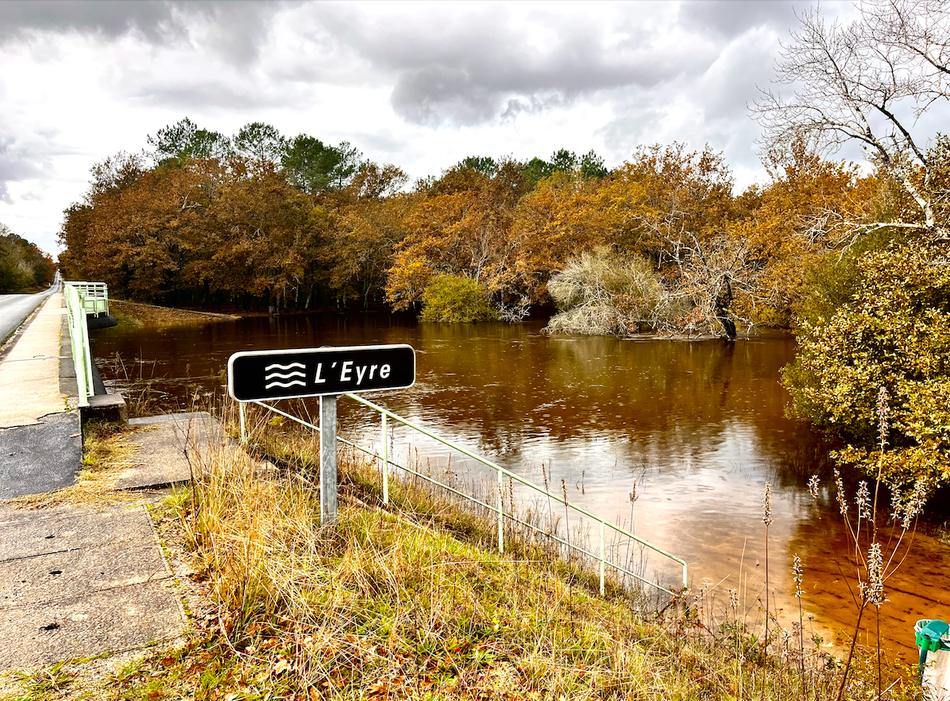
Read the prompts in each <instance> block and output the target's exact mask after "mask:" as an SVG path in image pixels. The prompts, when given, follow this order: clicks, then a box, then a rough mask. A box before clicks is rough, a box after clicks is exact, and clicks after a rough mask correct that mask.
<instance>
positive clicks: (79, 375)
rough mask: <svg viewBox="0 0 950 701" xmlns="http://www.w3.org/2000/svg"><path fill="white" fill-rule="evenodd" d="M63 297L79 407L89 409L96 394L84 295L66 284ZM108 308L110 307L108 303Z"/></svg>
mask: <svg viewBox="0 0 950 701" xmlns="http://www.w3.org/2000/svg"><path fill="white" fill-rule="evenodd" d="M82 284H88V283H82ZM100 284H102V283H100ZM103 286H104V285H103ZM63 297H64V298H65V300H66V316H67V318H68V320H69V341H70V344H71V346H72V351H73V365H74V367H75V368H76V385H77V388H78V395H79V406H80V407H87V406H89V397H91V396H92V395H93V394H95V388H94V387H93V385H92V352H91V351H90V350H89V327H88V326H86V308H85V304H84V302H83V293H82V292H81V288H80V287H79V286H77V285H75V284H73V283H71V282H64V283H63ZM106 306H107V307H108V301H107V302H106Z"/></svg>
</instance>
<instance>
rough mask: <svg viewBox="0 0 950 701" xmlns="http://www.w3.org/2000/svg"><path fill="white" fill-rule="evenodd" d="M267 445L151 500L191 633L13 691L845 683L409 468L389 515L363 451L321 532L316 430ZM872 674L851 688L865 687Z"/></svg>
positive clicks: (787, 688)
mask: <svg viewBox="0 0 950 701" xmlns="http://www.w3.org/2000/svg"><path fill="white" fill-rule="evenodd" d="M275 428H280V427H275ZM278 433H279V431H278ZM261 445H263V444H261ZM275 445H282V446H284V449H285V453H284V454H283V455H282V456H280V458H279V459H278V460H277V461H276V462H277V464H278V467H275V466H274V465H273V464H269V463H263V462H260V461H257V460H255V459H253V458H252V457H250V456H249V455H248V454H247V453H245V452H244V451H243V450H241V449H239V448H236V447H234V446H231V447H225V446H222V447H221V448H220V450H216V451H212V452H209V453H207V454H206V458H204V459H203V462H202V464H200V465H195V469H196V474H197V475H198V480H197V482H196V484H195V485H194V488H192V489H188V490H183V491H180V492H178V493H176V494H175V495H174V496H172V497H171V498H169V499H168V500H166V501H165V502H164V503H163V505H162V506H161V507H160V508H158V509H156V510H154V512H153V513H154V516H155V518H156V520H157V521H158V523H159V529H160V533H161V534H162V537H163V540H164V542H165V544H166V547H167V549H168V551H169V553H170V554H171V557H172V560H173V561H179V562H181V563H186V564H185V565H184V566H182V567H179V568H178V569H177V571H178V573H179V576H181V577H182V579H183V581H184V583H185V584H187V585H188V588H189V589H190V590H192V591H193V592H197V596H193V597H192V598H191V599H190V600H189V605H188V608H189V610H190V611H191V613H192V617H193V624H194V632H193V634H192V635H191V636H190V637H189V639H188V640H187V641H186V642H185V643H184V644H183V645H181V646H179V647H175V648H173V649H160V650H159V649H156V650H154V651H152V652H148V653H146V654H145V655H143V656H141V657H138V658H136V659H134V660H131V661H129V662H127V663H125V664H122V665H120V666H119V667H116V668H113V669H111V670H109V671H108V672H106V673H105V674H103V675H100V676H99V677H97V678H96V679H88V678H86V677H84V676H83V675H82V674H81V673H80V671H78V670H79V667H81V665H78V666H76V665H67V666H65V667H64V666H56V667H55V669H54V668H46V669H45V670H41V671H37V672H36V673H31V674H30V675H28V678H26V679H25V681H24V685H23V689H24V690H25V691H26V693H25V694H21V695H20V696H14V697H9V698H23V699H35V700H37V701H39V700H41V699H42V700H46V699H55V698H87V699H231V700H234V701H236V700H237V699H306V700H308V701H313V700H314V699H334V700H337V699H340V700H342V699H403V698H407V699H408V698H412V699H416V698H418V699H507V700H517V699H562V698H564V699H595V698H596V699H604V698H616V699H780V700H781V699H789V700H792V699H825V698H831V697H833V692H834V690H835V689H836V686H835V683H836V680H837V679H838V674H839V673H838V671H837V670H836V664H835V662H834V660H833V658H827V657H821V656H809V657H808V659H807V660H806V662H807V665H806V671H805V673H804V674H802V673H801V672H800V666H799V661H798V659H797V658H796V657H795V654H796V652H795V650H787V649H786V650H784V651H782V650H781V649H780V646H776V651H775V653H774V654H771V655H768V656H766V655H764V654H763V651H762V645H761V644H760V643H759V642H758V641H757V640H756V639H755V637H754V636H751V635H749V634H748V633H747V632H746V631H745V629H744V626H743V625H742V623H741V621H737V620H736V621H733V622H732V624H731V625H725V626H720V627H718V628H715V629H713V628H711V627H710V626H709V624H708V623H704V619H703V616H702V614H701V613H699V612H698V611H697V609H696V608H695V607H693V606H684V605H683V604H682V603H680V604H677V605H676V606H674V607H672V608H669V609H667V611H666V612H665V614H663V615H656V614H654V615H652V616H650V615H644V614H643V612H642V611H638V610H636V609H637V606H639V603H638V602H637V601H636V600H631V599H630V598H629V596H627V595H626V594H624V593H623V592H622V591H621V590H620V588H619V587H615V588H614V589H613V590H612V593H611V595H609V596H608V597H605V598H602V597H599V596H597V595H596V594H595V593H593V587H592V586H591V585H592V584H593V582H592V580H591V579H590V578H586V579H585V577H586V575H585V574H584V573H583V572H581V571H580V570H579V569H578V568H577V567H570V566H567V565H565V564H564V563H563V562H561V561H559V560H558V559H557V558H556V557H554V558H552V557H550V556H546V555H545V553H544V551H543V550H539V549H538V546H537V544H532V543H531V542H521V543H520V544H517V547H515V548H513V552H509V553H507V554H506V555H505V556H501V555H498V554H497V553H495V552H493V551H492V550H491V549H490V548H486V547H482V545H481V544H482V543H484V542H485V539H486V537H487V538H488V542H491V537H490V535H487V534H491V533H492V530H493V529H492V525H491V524H486V523H484V522H479V519H478V518H477V516H476V515H474V514H472V513H469V512H465V511H464V510H459V509H458V508H456V507H455V506H454V505H452V504H451V503H449V502H448V501H445V500H440V499H432V498H431V495H429V496H428V497H427V495H426V493H424V492H422V491H420V490H419V489H417V488H415V487H414V485H413V484H412V483H408V482H396V483H394V484H393V489H392V496H393V504H394V507H393V508H394V510H393V511H387V510H384V509H382V508H380V506H379V505H378V504H377V501H378V493H379V475H378V473H377V472H376V471H375V469H374V468H373V467H372V466H371V465H369V464H367V463H363V462H357V461H348V462H347V464H346V465H344V466H342V471H341V494H342V496H343V503H342V505H341V510H340V514H339V521H338V523H337V525H336V526H335V527H327V528H321V527H320V525H319V520H320V519H319V499H318V492H317V491H316V490H315V489H314V485H313V484H312V482H311V479H310V475H311V474H312V469H313V454H312V447H313V446H312V443H308V439H306V438H303V437H298V438H297V439H296V442H294V441H292V440H286V439H285V440H279V441H278V440H275ZM513 540H514V541H515V543H517V538H514V539H513ZM862 659H863V658H862ZM862 664H863V663H862ZM862 669H864V670H865V671H862ZM868 670H870V671H873V668H872V667H870V666H868V665H864V667H862V668H861V669H859V670H858V674H856V676H855V677H854V680H853V682H852V683H851V692H850V694H849V698H870V697H869V696H867V692H868V690H869V689H872V688H873V680H870V681H868V680H869V679H870V676H873V675H870V671H868ZM865 672H867V673H865ZM869 675H870V676H869ZM916 697H917V692H916V691H915V690H914V688H913V687H912V686H908V685H903V686H898V687H894V688H892V689H891V690H890V691H889V692H888V693H887V695H886V696H885V698H895V699H898V698H900V699H903V698H916Z"/></svg>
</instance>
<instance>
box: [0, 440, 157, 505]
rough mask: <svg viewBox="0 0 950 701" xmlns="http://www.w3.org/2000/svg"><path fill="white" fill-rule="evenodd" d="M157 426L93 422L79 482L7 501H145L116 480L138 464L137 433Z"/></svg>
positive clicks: (28, 502) (66, 503)
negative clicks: (121, 487) (120, 487)
mask: <svg viewBox="0 0 950 701" xmlns="http://www.w3.org/2000/svg"><path fill="white" fill-rule="evenodd" d="M153 428H154V427H151V426H142V427H133V426H121V425H119V424H113V423H97V422H90V423H89V424H87V425H86V426H85V427H84V429H83V456H82V462H81V463H80V469H79V475H78V476H77V480H76V484H74V485H71V486H69V487H63V488H62V489H57V490H54V491H52V492H46V493H45V494H30V495H27V496H22V497H17V498H15V499H10V500H7V501H5V502H4V503H5V504H7V505H9V506H13V507H14V508H19V509H47V508H52V507H56V506H67V505H71V506H98V505H104V504H119V503H129V502H136V501H141V500H142V495H141V494H140V493H137V492H128V491H117V490H116V489H115V482H116V478H117V477H118V476H119V475H120V474H121V472H122V471H123V469H125V468H126V467H128V466H130V465H134V464H136V463H135V451H136V447H135V445H134V444H133V441H134V437H135V436H136V435H137V434H141V433H142V432H144V431H150V430H152V429H153Z"/></svg>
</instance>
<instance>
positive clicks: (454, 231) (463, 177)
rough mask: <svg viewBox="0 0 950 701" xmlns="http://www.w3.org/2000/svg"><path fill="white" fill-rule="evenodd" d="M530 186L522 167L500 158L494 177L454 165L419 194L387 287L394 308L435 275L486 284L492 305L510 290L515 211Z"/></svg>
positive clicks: (418, 295)
mask: <svg viewBox="0 0 950 701" xmlns="http://www.w3.org/2000/svg"><path fill="white" fill-rule="evenodd" d="M527 189H528V184H527V181H526V180H525V178H524V176H523V175H522V172H521V165H520V164H519V163H517V162H514V161H503V162H502V163H500V164H499V167H498V171H497V172H496V174H495V175H494V176H492V177H489V176H487V175H485V174H483V173H479V172H477V171H475V170H472V169H470V168H453V169H451V170H449V171H447V172H446V173H445V174H444V175H443V176H442V178H440V179H439V180H437V181H435V182H434V183H433V184H432V185H431V186H429V187H428V188H426V191H425V192H421V193H420V197H419V198H418V200H417V202H416V204H415V205H414V206H413V208H412V210H411V211H410V212H409V214H408V215H407V217H406V220H405V226H406V230H407V236H406V238H405V240H403V241H402V243H400V244H399V246H398V247H397V249H396V253H395V255H394V259H393V261H394V264H393V266H392V268H391V269H390V273H389V280H388V283H387V286H386V297H387V300H388V301H389V302H390V303H391V304H392V305H393V306H394V308H396V309H406V308H408V307H409V306H410V305H412V304H414V303H416V302H419V301H420V300H421V299H422V295H423V294H424V292H425V289H426V287H427V286H428V284H429V283H430V282H431V281H432V280H433V279H434V278H435V277H436V276H437V275H456V276H462V277H467V278H470V279H472V280H474V281H475V282H476V283H479V284H481V285H484V286H485V287H486V288H487V289H488V290H489V292H490V294H491V295H492V297H493V299H494V300H495V301H496V303H502V302H503V301H504V299H505V297H506V296H507V295H508V294H509V293H511V290H510V289H509V288H508V287H507V283H508V281H509V279H510V276H511V273H512V265H513V262H514V253H515V251H516V249H517V243H516V242H515V241H514V240H513V238H512V235H511V228H512V222H513V218H514V217H513V215H514V210H515V207H516V206H517V204H518V202H519V200H520V199H521V196H522V195H523V194H524V193H525V192H526V191H527Z"/></svg>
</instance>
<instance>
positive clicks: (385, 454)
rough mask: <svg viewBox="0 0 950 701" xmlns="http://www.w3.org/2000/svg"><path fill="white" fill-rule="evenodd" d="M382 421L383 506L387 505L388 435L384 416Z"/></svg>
mask: <svg viewBox="0 0 950 701" xmlns="http://www.w3.org/2000/svg"><path fill="white" fill-rule="evenodd" d="M381 416H382V419H383V504H387V505H388V504H389V435H388V434H387V431H386V414H381Z"/></svg>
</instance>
